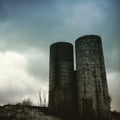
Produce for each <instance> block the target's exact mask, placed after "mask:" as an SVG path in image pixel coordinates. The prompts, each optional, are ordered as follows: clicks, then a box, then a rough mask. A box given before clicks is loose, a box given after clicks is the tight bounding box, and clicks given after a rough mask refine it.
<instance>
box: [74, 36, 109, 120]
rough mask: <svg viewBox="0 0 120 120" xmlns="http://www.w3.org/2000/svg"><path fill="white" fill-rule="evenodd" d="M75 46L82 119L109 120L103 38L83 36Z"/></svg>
mask: <svg viewBox="0 0 120 120" xmlns="http://www.w3.org/2000/svg"><path fill="white" fill-rule="evenodd" d="M75 45H76V69H77V73H76V74H77V81H78V83H77V87H78V104H79V107H78V108H79V114H80V117H83V116H84V117H85V116H86V115H87V118H89V119H97V118H98V119H99V120H109V119H110V100H109V94H108V88H107V80H106V72H105V65H104V58H103V51H102V43H101V38H100V37H99V36H96V35H87V36H82V37H80V38H78V39H77V40H76V42H75ZM85 118H86V117H85ZM87 118H86V119H87Z"/></svg>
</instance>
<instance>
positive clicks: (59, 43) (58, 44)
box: [50, 42, 73, 48]
mask: <svg viewBox="0 0 120 120" xmlns="http://www.w3.org/2000/svg"><path fill="white" fill-rule="evenodd" d="M58 46H68V47H69V46H72V47H73V45H72V44H71V43H69V42H56V43H53V44H51V46H50V48H52V47H58Z"/></svg>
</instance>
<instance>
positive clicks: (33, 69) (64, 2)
mask: <svg viewBox="0 0 120 120" xmlns="http://www.w3.org/2000/svg"><path fill="white" fill-rule="evenodd" d="M86 34H97V35H100V36H101V37H102V42H103V48H104V57H105V65H106V71H107V80H108V87H109V93H110V96H111V97H112V106H111V107H112V109H116V110H118V111H120V92H119V91H120V40H119V38H120V0H0V104H6V103H16V102H20V101H22V100H23V99H25V98H28V97H29V98H31V99H32V100H33V101H34V103H36V104H37V101H38V98H37V96H38V91H39V90H40V89H42V91H44V92H47V91H48V80H49V77H48V69H49V46H50V44H52V43H53V42H58V41H66V42H71V43H73V44H74V42H75V40H76V39H77V38H78V37H80V36H82V35H86Z"/></svg>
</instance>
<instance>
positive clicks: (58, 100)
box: [49, 42, 74, 116]
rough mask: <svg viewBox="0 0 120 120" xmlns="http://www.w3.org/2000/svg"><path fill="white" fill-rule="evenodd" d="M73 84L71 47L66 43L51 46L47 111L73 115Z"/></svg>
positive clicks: (61, 114) (60, 114) (59, 114)
mask: <svg viewBox="0 0 120 120" xmlns="http://www.w3.org/2000/svg"><path fill="white" fill-rule="evenodd" d="M73 82H74V65H73V45H72V44H71V43H67V42H58V43H54V44H52V45H51V46H50V63H49V110H50V111H51V112H52V113H53V114H56V115H58V116H70V115H72V114H73V112H74V102H73V96H74V95H73V94H74V93H73V91H74V87H73Z"/></svg>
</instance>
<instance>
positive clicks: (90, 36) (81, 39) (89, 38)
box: [75, 35, 101, 43]
mask: <svg viewBox="0 0 120 120" xmlns="http://www.w3.org/2000/svg"><path fill="white" fill-rule="evenodd" d="M83 40H90V41H91V40H96V41H101V37H100V36H98V35H84V36H81V37H79V38H77V40H76V41H75V43H77V42H80V41H83ZM83 42H84V41H83Z"/></svg>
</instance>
